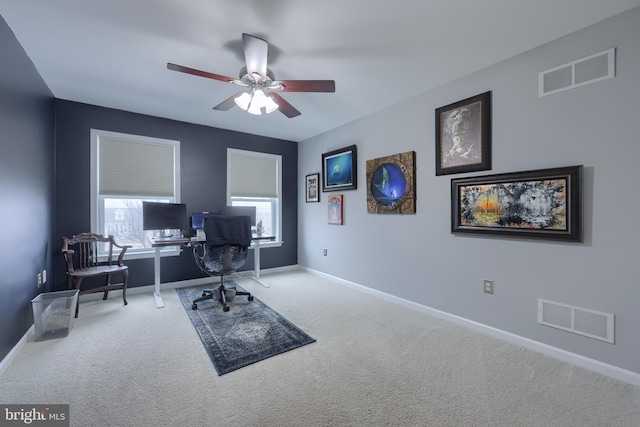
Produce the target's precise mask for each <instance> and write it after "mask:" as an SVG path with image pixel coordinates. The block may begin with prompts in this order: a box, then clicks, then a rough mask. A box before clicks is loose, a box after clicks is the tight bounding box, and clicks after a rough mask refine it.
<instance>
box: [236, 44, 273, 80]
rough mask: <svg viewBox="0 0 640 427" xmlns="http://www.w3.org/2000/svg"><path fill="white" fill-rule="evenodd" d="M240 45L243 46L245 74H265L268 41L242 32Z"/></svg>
mask: <svg viewBox="0 0 640 427" xmlns="http://www.w3.org/2000/svg"><path fill="white" fill-rule="evenodd" d="M242 45H243V46H244V60H245V62H246V63H247V74H249V75H252V74H253V73H258V74H260V76H261V77H263V78H264V77H266V76H267V54H268V52H269V43H267V42H266V41H265V40H262V39H259V38H258V37H255V36H252V35H250V34H246V33H242Z"/></svg>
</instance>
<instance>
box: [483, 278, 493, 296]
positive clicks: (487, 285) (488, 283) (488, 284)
mask: <svg viewBox="0 0 640 427" xmlns="http://www.w3.org/2000/svg"><path fill="white" fill-rule="evenodd" d="M484 293H485V294H492V293H493V280H485V281H484Z"/></svg>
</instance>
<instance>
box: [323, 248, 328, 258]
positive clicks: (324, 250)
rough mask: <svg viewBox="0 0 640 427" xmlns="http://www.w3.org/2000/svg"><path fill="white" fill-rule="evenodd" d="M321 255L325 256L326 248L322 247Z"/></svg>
mask: <svg viewBox="0 0 640 427" xmlns="http://www.w3.org/2000/svg"><path fill="white" fill-rule="evenodd" d="M322 255H324V256H327V248H324V249H323V250H322Z"/></svg>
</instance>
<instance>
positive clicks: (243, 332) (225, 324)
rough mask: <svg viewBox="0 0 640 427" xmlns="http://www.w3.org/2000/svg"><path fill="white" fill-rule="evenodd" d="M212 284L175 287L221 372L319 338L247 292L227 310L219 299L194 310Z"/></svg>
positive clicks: (226, 371) (234, 300)
mask: <svg viewBox="0 0 640 427" xmlns="http://www.w3.org/2000/svg"><path fill="white" fill-rule="evenodd" d="M225 287H227V288H232V287H236V288H237V290H238V291H242V290H244V289H242V287H240V286H238V285H236V284H235V283H233V282H225ZM211 288H212V285H202V286H194V287H190V288H176V291H177V292H178V296H179V297H180V301H181V302H182V305H183V307H184V309H185V310H186V312H187V314H188V315H189V318H190V319H191V322H192V323H193V326H194V327H195V328H196V331H197V332H198V335H199V336H200V339H201V340H202V344H203V345H204V348H205V349H206V350H207V353H208V354H209V357H210V358H211V361H212V362H213V366H214V367H215V368H216V371H217V372H218V375H224V374H227V373H229V372H232V371H235V370H236V369H239V368H242V367H244V366H247V365H250V364H252V363H255V362H258V361H260V360H264V359H267V358H269V357H272V356H275V355H277V354H281V353H284V352H286V351H289V350H293V349H294V348H298V347H301V346H303V345H306V344H311V343H312V342H315V341H316V340H315V339H314V338H311V337H310V336H309V335H307V334H306V333H305V332H304V331H303V330H301V329H300V328H298V327H297V326H296V325H294V324H293V323H291V322H289V321H288V320H287V319H285V318H284V317H282V316H281V315H279V314H278V313H276V312H275V311H273V310H272V309H271V308H270V307H269V306H268V305H266V304H265V303H263V302H262V301H260V300H259V299H258V298H255V297H254V300H253V301H247V297H246V296H238V297H236V298H233V299H232V300H231V301H229V303H228V305H229V307H230V310H229V311H227V312H226V313H225V312H223V311H222V305H221V304H220V303H219V302H218V301H216V300H207V301H202V302H199V303H198V309H197V310H192V309H191V305H192V301H193V300H194V299H196V298H198V297H199V296H201V295H202V291H203V290H205V289H211Z"/></svg>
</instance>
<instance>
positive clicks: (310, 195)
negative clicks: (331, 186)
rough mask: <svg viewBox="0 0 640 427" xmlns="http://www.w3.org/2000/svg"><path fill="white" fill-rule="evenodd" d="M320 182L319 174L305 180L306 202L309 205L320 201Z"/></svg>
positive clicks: (308, 176)
mask: <svg viewBox="0 0 640 427" xmlns="http://www.w3.org/2000/svg"><path fill="white" fill-rule="evenodd" d="M319 181H320V174H319V173H312V174H309V175H307V176H306V178H305V189H306V191H305V201H306V202H307V203H312V202H319V201H320V189H319V188H318V182H319Z"/></svg>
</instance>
